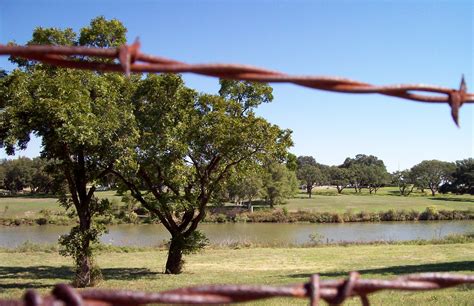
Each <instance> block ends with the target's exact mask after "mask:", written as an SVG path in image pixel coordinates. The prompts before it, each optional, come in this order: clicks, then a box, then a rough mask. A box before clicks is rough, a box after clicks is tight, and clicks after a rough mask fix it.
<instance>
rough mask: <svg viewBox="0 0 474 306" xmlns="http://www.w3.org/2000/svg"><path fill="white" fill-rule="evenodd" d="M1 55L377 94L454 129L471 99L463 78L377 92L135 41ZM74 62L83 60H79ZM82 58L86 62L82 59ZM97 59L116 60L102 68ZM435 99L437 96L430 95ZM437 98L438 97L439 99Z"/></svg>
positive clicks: (0, 49)
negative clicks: (189, 59) (148, 49)
mask: <svg viewBox="0 0 474 306" xmlns="http://www.w3.org/2000/svg"><path fill="white" fill-rule="evenodd" d="M0 55H11V56H13V57H22V58H25V59H29V60H35V61H39V62H43V63H45V64H50V65H54V66H58V67H65V68H75V69H88V70H96V71H104V72H107V71H108V72H124V73H125V74H126V75H129V74H130V73H132V72H134V73H146V72H148V73H187V72H189V73H195V74H200V75H206V76H211V77H219V78H223V79H233V80H244V81H252V82H275V83H293V84H296V85H300V86H305V87H310V88H314V89H319V90H326V91H334V92H344V93H359V94H362V93H366V94H368V93H378V94H382V95H386V96H392V97H398V98H402V99H407V100H413V101H419V102H427V103H447V104H449V105H450V107H451V116H452V118H453V120H454V122H455V123H456V125H458V126H459V108H460V107H461V106H462V105H463V104H464V103H474V94H472V93H468V92H467V86H466V82H465V81H464V77H463V78H462V82H461V86H460V88H459V90H456V89H450V88H444V87H439V86H433V85H424V84H399V85H387V86H376V85H371V84H368V83H363V82H358V81H353V80H349V79H344V78H339V77H324V76H298V75H295V76H294V75H288V74H284V73H281V72H278V71H271V70H267V69H262V68H257V67H252V66H247V65H235V64H186V63H183V62H179V61H175V60H171V59H166V58H162V57H158V56H152V55H147V54H144V53H141V52H140V43H139V41H138V39H137V40H136V41H135V42H134V43H133V44H132V45H124V46H121V47H119V48H89V47H81V46H55V45H28V46H12V45H7V46H3V45H0ZM78 56H81V57H83V59H82V60H78V58H77V57H78ZM84 57H87V58H86V59H84ZM98 59H116V60H117V61H116V62H113V61H112V62H110V61H109V62H104V61H100V60H98ZM433 94H436V95H433ZM439 94H441V96H440V95H439Z"/></svg>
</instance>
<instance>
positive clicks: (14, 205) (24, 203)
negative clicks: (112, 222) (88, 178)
mask: <svg viewBox="0 0 474 306" xmlns="http://www.w3.org/2000/svg"><path fill="white" fill-rule="evenodd" d="M95 195H96V196H97V197H99V198H108V199H109V200H112V199H116V201H119V202H120V201H121V198H122V197H120V196H117V195H115V191H96V193H95ZM43 209H47V210H49V211H51V212H59V211H60V212H64V208H62V207H61V206H60V205H59V203H58V199H57V198H55V197H45V196H33V195H18V196H15V197H1V198H0V217H5V218H11V217H16V218H28V217H30V218H32V217H37V216H38V214H39V212H40V211H41V210H43Z"/></svg>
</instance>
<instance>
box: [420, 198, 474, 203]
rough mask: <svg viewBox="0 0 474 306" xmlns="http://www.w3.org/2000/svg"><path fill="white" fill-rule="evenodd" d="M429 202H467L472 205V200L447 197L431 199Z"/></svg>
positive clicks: (473, 200) (473, 201)
mask: <svg viewBox="0 0 474 306" xmlns="http://www.w3.org/2000/svg"><path fill="white" fill-rule="evenodd" d="M429 199H430V200H434V201H450V202H468V203H474V199H467V198H449V197H431V198H429Z"/></svg>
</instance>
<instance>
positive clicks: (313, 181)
mask: <svg viewBox="0 0 474 306" xmlns="http://www.w3.org/2000/svg"><path fill="white" fill-rule="evenodd" d="M296 177H297V178H298V179H299V180H300V181H301V182H302V183H303V184H304V185H305V186H306V193H308V197H309V198H311V194H312V192H313V188H314V186H316V185H321V184H322V183H323V182H324V174H323V172H322V171H321V170H320V169H319V168H318V167H317V166H316V165H311V164H304V165H303V166H302V167H300V168H299V169H298V171H297V172H296Z"/></svg>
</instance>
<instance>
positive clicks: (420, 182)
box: [411, 160, 455, 196]
mask: <svg viewBox="0 0 474 306" xmlns="http://www.w3.org/2000/svg"><path fill="white" fill-rule="evenodd" d="M454 170H455V165H454V164H453V163H450V162H444V161H439V160H424V161H422V162H421V163H419V164H417V165H415V166H413V167H412V168H411V173H412V176H413V179H414V182H415V185H416V186H417V187H418V188H420V189H426V188H428V189H430V190H431V195H432V196H435V195H436V193H437V192H438V190H439V187H440V186H441V185H442V184H445V183H448V182H450V181H451V180H452V173H453V172H454Z"/></svg>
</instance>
